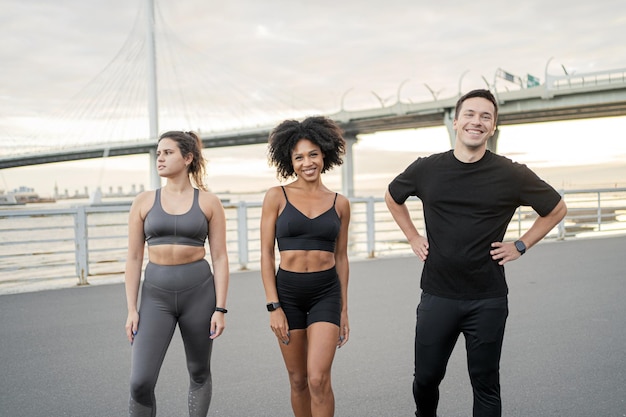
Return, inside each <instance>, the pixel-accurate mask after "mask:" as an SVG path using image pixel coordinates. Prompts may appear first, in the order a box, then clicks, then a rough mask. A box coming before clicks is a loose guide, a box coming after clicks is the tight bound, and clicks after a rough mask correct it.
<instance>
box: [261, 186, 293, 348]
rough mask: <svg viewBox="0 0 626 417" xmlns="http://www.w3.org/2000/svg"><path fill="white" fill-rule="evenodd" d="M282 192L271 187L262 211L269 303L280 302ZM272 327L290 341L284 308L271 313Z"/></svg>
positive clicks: (263, 270)
mask: <svg viewBox="0 0 626 417" xmlns="http://www.w3.org/2000/svg"><path fill="white" fill-rule="evenodd" d="M281 195H282V194H281V192H280V189H279V188H278V187H273V188H270V189H269V190H268V191H267V193H266V194H265V198H264V199H263V209H262V211H261V279H262V280H263V288H264V289H265V301H266V302H267V303H272V302H277V301H278V302H279V301H280V300H279V299H278V290H277V289H276V253H275V252H276V251H275V249H274V247H275V239H276V219H277V218H278V210H279V208H280V199H281ZM269 315H270V327H271V328H272V331H273V332H274V334H275V335H276V337H277V338H278V340H280V341H281V342H283V343H288V342H289V324H288V323H287V317H286V316H285V312H284V311H283V309H282V308H279V309H276V310H274V311H272V312H270V313H269Z"/></svg>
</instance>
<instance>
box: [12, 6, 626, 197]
mask: <svg viewBox="0 0 626 417" xmlns="http://www.w3.org/2000/svg"><path fill="white" fill-rule="evenodd" d="M145 2H146V0H107V1H95V0H55V1H48V0H0V10H2V13H1V14H0V39H2V43H1V44H0V62H2V64H1V65H0V79H2V80H3V81H2V83H0V141H1V142H2V143H3V145H4V146H1V147H0V148H2V151H0V154H4V155H6V154H7V153H13V152H16V151H18V150H19V147H21V146H24V144H25V143H26V142H24V140H25V138H26V140H32V141H39V142H42V141H43V140H46V141H47V142H46V145H49V144H50V142H53V141H57V142H54V143H59V144H62V145H64V146H66V145H72V144H76V143H79V142H80V141H81V140H83V139H76V137H77V136H80V137H81V138H84V137H85V136H86V135H87V136H93V135H92V133H94V132H100V134H102V135H108V137H107V138H105V139H106V140H111V138H112V137H114V136H115V135H122V136H123V135H124V134H131V135H132V134H136V135H138V136H141V135H142V134H145V131H146V130H147V121H145V120H144V119H145V115H144V113H145V108H144V107H143V106H144V104H143V101H144V96H143V90H142V88H145V84H146V83H145V79H146V73H145V68H146V66H144V64H143V61H141V62H142V63H141V64H137V62H140V57H141V56H142V55H141V54H142V53H143V52H142V51H143V50H141V42H142V41H143V39H144V38H143V20H142V16H144V11H143V10H144V9H145ZM155 3H156V20H157V23H158V25H159V29H158V31H159V33H158V35H157V41H158V45H157V51H158V55H159V59H160V61H159V62H160V63H159V65H160V66H161V67H160V68H159V71H160V73H159V89H160V90H162V92H161V91H160V95H161V96H160V103H159V107H160V109H161V111H162V112H163V113H164V114H163V115H162V116H161V117H162V118H163V120H164V121H165V122H164V124H162V125H161V126H160V127H162V128H163V129H165V128H166V127H167V128H169V127H170V126H167V123H172V121H174V122H176V121H177V123H178V125H181V124H185V123H186V124H188V125H189V124H192V126H184V127H179V128H192V129H201V130H205V131H207V130H212V129H213V130H214V129H220V128H223V126H222V125H220V123H219V122H220V121H223V120H226V119H234V120H236V122H235V124H240V125H243V124H245V123H246V122H245V121H244V120H251V119H255V118H258V119H263V118H264V117H279V118H280V117H282V116H283V115H284V114H289V112H292V113H293V112H295V111H305V112H326V113H333V112H336V111H338V110H340V108H341V106H342V105H343V107H344V108H346V109H348V110H350V109H357V108H363V107H376V106H378V105H380V104H381V103H382V104H393V103H394V102H395V101H396V100H398V99H400V100H404V101H412V102H417V101H428V100H430V99H431V98H432V95H431V94H432V93H431V91H432V92H433V93H434V94H437V95H438V96H439V97H450V96H454V95H456V94H457V92H458V89H459V82H460V81H461V88H462V89H463V90H464V91H467V90H468V89H470V88H474V87H484V86H485V80H487V82H489V83H493V81H494V74H495V72H496V71H497V70H498V68H502V69H504V70H506V71H507V72H510V73H512V74H515V75H518V76H520V77H521V78H525V77H526V76H527V74H532V75H534V76H537V77H539V78H540V79H542V80H543V79H545V73H546V71H548V72H549V73H550V74H554V75H562V74H564V72H565V71H567V72H568V73H570V74H572V73H586V72H594V71H604V70H612V69H617V68H626V53H625V52H624V51H625V50H624V46H623V33H624V28H626V3H624V2H623V1H621V0H599V1H594V2H572V1H570V0H542V1H540V0H529V1H525V2H502V1H493V0H477V1H474V2H464V3H460V2H458V1H456V0H454V1H453V0H440V1H438V2H435V3H432V2H421V1H416V0H387V1H384V2H382V1H371V0H363V1H356V0H346V1H330V0H317V1H314V2H311V1H307V2H305V1H298V0H290V1H283V0H267V1H257V0H233V1H228V2H225V1H214V0H177V1H164V0H155ZM460 4H462V5H460ZM140 40H141V41H140ZM137 45H139V46H137ZM130 61H133V62H131V63H129V62H130ZM124 65H126V66H124ZM133 65H135V66H133ZM136 65H140V67H137V66H136ZM137 68H140V69H137ZM130 73H134V75H132V74H131V75H129V74H130ZM498 83H499V87H500V88H508V86H506V82H505V81H498ZM510 87H511V88H514V86H510ZM133 91H139V92H140V94H139V95H138V96H137V94H135V93H133ZM133 94H135V96H133ZM133 100H134V101H133ZM114 105H117V106H118V107H119V108H124V110H123V115H124V117H126V116H128V120H127V121H126V122H125V123H127V125H130V124H132V121H134V122H135V124H137V123H139V124H140V125H141V128H140V130H139V133H135V132H134V131H133V133H128V132H129V130H128V129H126V128H124V129H126V130H124V129H122V128H120V127H119V124H120V122H119V120H120V119H122V118H124V117H121V116H120V114H119V113H115V112H113V111H112V110H110V109H109V107H110V106H114ZM125 106H130V107H132V108H133V109H135V110H129V108H126V107H125ZM137 108H140V109H141V110H136V109H137ZM181 109H183V111H182V112H183V113H186V115H184V116H183V119H176V118H174V117H173V116H172V114H173V113H176V112H179V113H180V112H181ZM106 114H108V117H107V116H103V115H106ZM96 115H97V116H98V117H100V118H102V117H104V119H105V120H104V122H102V121H101V123H103V124H87V123H81V121H78V120H77V119H81V120H83V121H84V120H85V119H89V118H91V117H95V116H96ZM168 115H169V116H172V118H171V119H168V118H167V117H168ZM276 115H278V116H276ZM167 120H171V121H167ZM181 120H182V121H181ZM137 121H139V122H137ZM67 123H70V124H67ZM622 123H623V122H622ZM194 125H197V126H194ZM622 126H624V125H622ZM55 129H56V130H58V131H60V132H62V134H61V135H57V136H49V135H46V137H45V139H42V131H44V132H51V131H53V130H55ZM105 131H106V132H109V133H104V132H105ZM622 131H623V129H622ZM72 132H73V133H72ZM50 138H52V140H51V139H50ZM48 169H50V167H48ZM8 171H10V170H7V174H6V175H7V176H10V175H11V174H12V172H8ZM5 182H6V179H5ZM0 188H1V187H0Z"/></svg>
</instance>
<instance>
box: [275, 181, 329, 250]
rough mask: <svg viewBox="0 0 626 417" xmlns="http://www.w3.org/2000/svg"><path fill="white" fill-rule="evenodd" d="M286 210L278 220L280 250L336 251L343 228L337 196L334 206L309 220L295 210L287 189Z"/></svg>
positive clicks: (277, 237)
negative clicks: (337, 206) (336, 207)
mask: <svg viewBox="0 0 626 417" xmlns="http://www.w3.org/2000/svg"><path fill="white" fill-rule="evenodd" d="M282 189H283V194H285V200H286V201H287V204H285V208H284V209H283V211H282V212H281V213H280V215H279V216H278V218H277V219H276V241H277V242H278V250H279V251H281V252H282V251H284V250H321V251H325V252H334V251H335V242H336V240H337V236H338V235H339V229H340V228H341V220H340V219H339V216H338V215H337V210H335V203H336V202H337V194H336V193H335V200H334V201H333V206H332V207H331V208H329V209H328V210H326V211H325V212H324V213H322V214H320V215H319V216H317V217H315V218H312V219H311V218H309V217H307V216H305V215H304V214H302V212H301V211H300V210H298V209H297V208H295V207H294V206H293V205H292V204H291V203H290V202H289V199H288V198H287V192H286V191H285V187H282Z"/></svg>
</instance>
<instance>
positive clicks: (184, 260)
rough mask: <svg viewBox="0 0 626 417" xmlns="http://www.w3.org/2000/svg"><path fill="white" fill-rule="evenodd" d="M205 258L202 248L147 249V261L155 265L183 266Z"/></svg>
mask: <svg viewBox="0 0 626 417" xmlns="http://www.w3.org/2000/svg"><path fill="white" fill-rule="evenodd" d="M205 256H206V250H205V249H204V246H186V245H156V246H149V247H148V259H150V262H152V263H153V264H157V265H183V264H189V263H192V262H196V261H199V260H200V259H202V258H204V257H205Z"/></svg>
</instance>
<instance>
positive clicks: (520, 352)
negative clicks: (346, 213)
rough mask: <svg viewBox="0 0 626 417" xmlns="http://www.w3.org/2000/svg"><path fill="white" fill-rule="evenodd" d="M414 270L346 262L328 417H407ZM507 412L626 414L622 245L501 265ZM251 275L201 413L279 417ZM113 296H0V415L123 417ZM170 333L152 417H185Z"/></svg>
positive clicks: (282, 380) (549, 246)
mask: <svg viewBox="0 0 626 417" xmlns="http://www.w3.org/2000/svg"><path fill="white" fill-rule="evenodd" d="M420 270H421V263H420V262H419V261H418V260H417V259H416V258H412V257H404V258H393V259H390V258H389V259H374V260H364V261H358V262H353V263H352V265H351V277H350V289H349V297H350V298H349V314H350V322H351V338H350V341H349V342H348V344H347V345H346V346H344V347H343V348H341V349H340V350H339V351H338V353H337V356H336V359H335V363H334V367H333V386H334V391H335V397H336V415H337V416H344V417H369V416H372V417H412V416H413V413H414V404H413V398H412V394H411V381H412V364H413V353H412V347H413V332H414V325H415V323H414V322H415V308H416V305H417V300H418V299H419V293H420V290H419V287H418V282H419V279H418V276H419V272H420ZM507 278H508V282H509V287H510V303H509V308H510V315H509V320H508V323H507V331H506V335H505V342H504V348H503V357H502V363H501V367H502V372H501V380H502V392H503V409H504V412H503V415H504V416H512V417H518V416H533V417H548V416H563V417H578V416H580V417H605V416H606V417H623V416H626V303H625V302H624V297H625V296H626V237H612V238H601V239H589V240H571V241H564V242H548V243H542V244H540V245H538V246H536V247H535V248H533V249H531V250H530V251H529V252H528V253H527V254H526V255H524V256H523V257H522V258H520V259H519V260H517V261H515V262H513V263H510V264H508V265H507ZM264 304H265V297H264V293H263V289H262V285H261V279H260V276H259V273H258V271H251V272H237V273H234V274H232V278H231V287H230V293H229V301H228V309H229V313H228V315H227V330H226V333H225V334H224V335H223V336H222V337H221V338H219V339H218V340H217V341H216V342H215V347H214V353H213V362H212V364H213V386H214V392H213V403H212V405H211V409H210V411H209V415H210V416H228V417H288V416H291V415H292V414H291V410H290V405H289V386H288V381H287V375H286V372H285V370H284V367H283V364H282V359H281V357H280V353H279V350H278V347H277V345H276V341H275V338H274V336H273V334H272V333H271V332H270V330H269V325H268V318H267V312H266V311H265V305H264ZM125 310H126V308H125V301H124V289H123V286H122V285H120V284H109V285H93V286H88V287H81V288H66V289H59V290H48V291H40V292H32V293H22V294H11V295H2V296H0V355H1V358H0V359H1V360H0V416H3V417H39V416H41V417H57V416H79V417H83V416H85V417H86V416H89V417H112V416H124V415H127V411H126V410H127V402H128V377H129V364H130V346H129V344H128V342H127V341H126V337H125V335H124V329H123V324H124V321H125V318H126V314H125ZM187 381H188V378H187V373H186V368H185V360H184V353H183V349H182V343H181V340H180V334H178V333H176V335H175V337H174V340H173V341H172V345H171V346H170V350H169V351H168V354H167V356H166V358H165V363H164V365H163V369H162V371H161V374H160V377H159V383H158V385H157V403H158V415H159V416H183V415H186V392H187V384H188V382H187ZM439 414H440V416H441V417H468V416H471V389H470V386H469V380H468V378H467V371H466V363H465V358H464V351H463V338H462V337H461V338H460V339H459V344H458V345H457V348H456V350H455V351H454V353H453V356H452V358H451V361H450V364H449V366H448V373H447V376H446V379H445V380H444V383H443V384H442V387H441V401H440V408H439Z"/></svg>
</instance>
